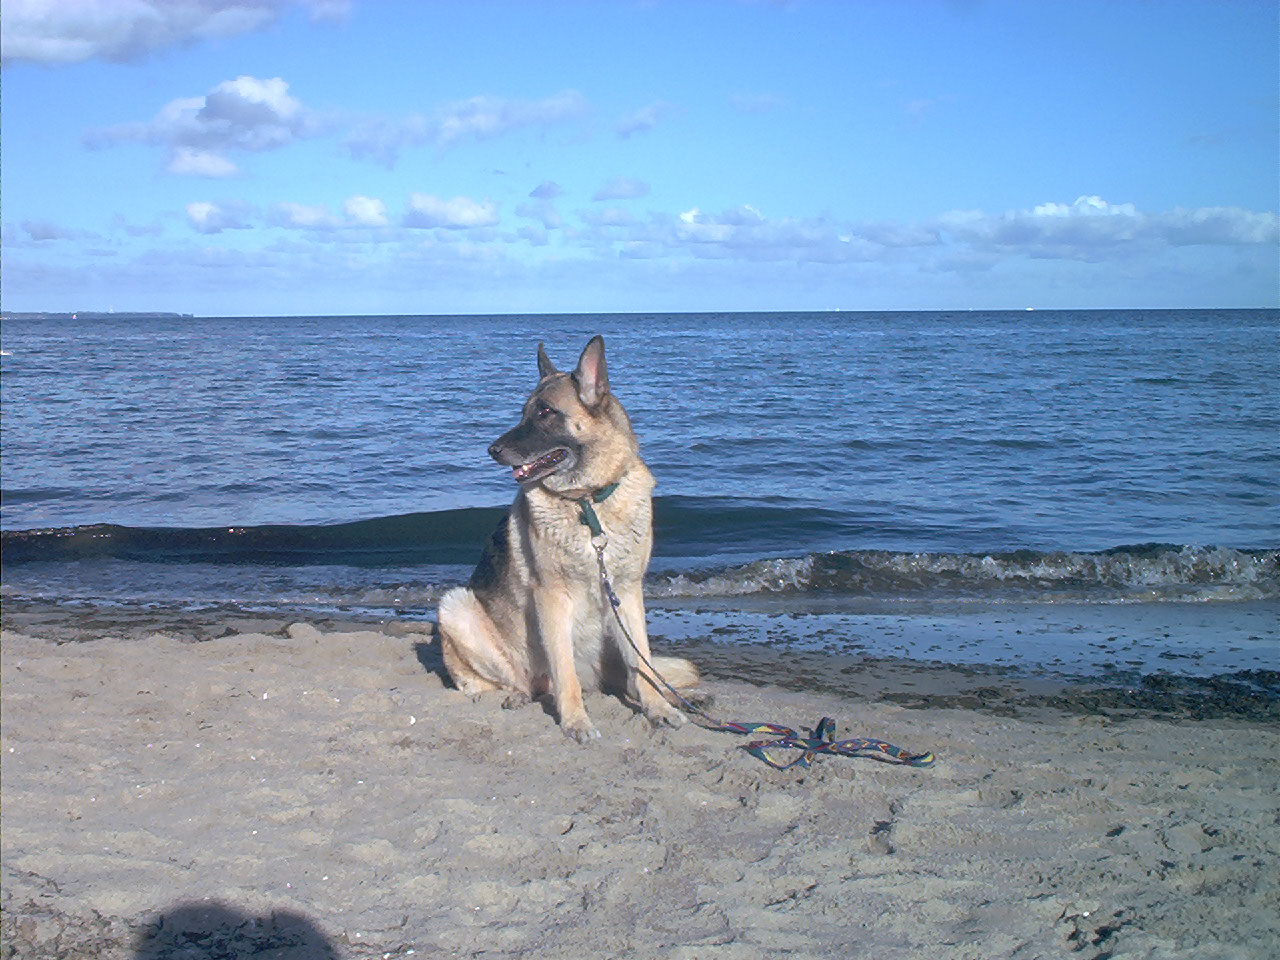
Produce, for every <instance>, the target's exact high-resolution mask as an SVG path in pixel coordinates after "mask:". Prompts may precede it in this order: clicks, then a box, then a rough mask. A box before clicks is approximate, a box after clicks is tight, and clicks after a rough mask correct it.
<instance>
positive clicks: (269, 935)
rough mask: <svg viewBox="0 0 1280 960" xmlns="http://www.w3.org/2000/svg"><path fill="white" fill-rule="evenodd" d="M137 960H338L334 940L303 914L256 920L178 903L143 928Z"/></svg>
mask: <svg viewBox="0 0 1280 960" xmlns="http://www.w3.org/2000/svg"><path fill="white" fill-rule="evenodd" d="M133 949H134V958H135V960H229V958H233V957H257V956H269V957H271V958H272V960H339V958H340V956H341V955H340V954H339V953H338V951H337V949H336V948H335V947H334V945H333V943H332V941H330V939H329V938H328V937H327V936H326V935H325V934H324V932H323V931H321V930H320V928H319V927H318V926H316V924H315V923H314V922H313V921H311V920H310V919H308V918H307V917H305V916H303V915H302V914H299V913H293V912H292V911H288V910H284V911H280V912H278V913H271V914H269V915H266V916H258V917H255V916H251V915H249V914H247V913H245V912H244V911H242V910H238V909H236V908H235V907H232V906H228V905H226V904H224V903H219V902H218V901H216V900H213V901H209V902H191V903H179V904H175V905H174V906H172V907H170V908H169V909H168V910H165V911H164V912H163V913H161V914H159V915H158V916H156V917H155V918H154V919H153V920H152V921H151V922H150V923H148V924H147V925H146V926H144V927H142V928H141V929H140V930H139V931H138V934H137V937H136V939H135V940H134V943H133Z"/></svg>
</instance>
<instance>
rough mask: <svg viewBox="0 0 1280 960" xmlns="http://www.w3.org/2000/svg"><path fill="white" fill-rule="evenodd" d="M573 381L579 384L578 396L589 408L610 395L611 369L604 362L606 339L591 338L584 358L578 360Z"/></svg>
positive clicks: (584, 352)
mask: <svg viewBox="0 0 1280 960" xmlns="http://www.w3.org/2000/svg"><path fill="white" fill-rule="evenodd" d="M573 379H574V380H575V381H577V384H578V396H579V397H580V398H581V399H582V402H583V403H584V404H586V405H587V406H588V407H594V406H595V405H596V404H597V403H599V402H600V401H601V400H603V399H604V398H605V396H606V395H607V394H608V393H609V369H608V367H606V366H605V362H604V337H601V336H599V335H597V336H594V337H592V338H591V342H590V343H588V344H587V347H586V349H585V350H583V351H582V356H581V357H579V358H578V369H577V370H575V371H574V372H573Z"/></svg>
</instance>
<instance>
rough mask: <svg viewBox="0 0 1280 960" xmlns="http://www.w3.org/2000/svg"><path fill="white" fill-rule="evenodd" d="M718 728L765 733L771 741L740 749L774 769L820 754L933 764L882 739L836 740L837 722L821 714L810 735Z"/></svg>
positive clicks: (756, 726)
mask: <svg viewBox="0 0 1280 960" xmlns="http://www.w3.org/2000/svg"><path fill="white" fill-rule="evenodd" d="M720 729H722V730H725V731H728V732H729V733H744V734H745V733H766V734H768V735H769V736H771V737H776V738H777V739H774V740H753V741H752V742H751V743H748V744H744V745H743V747H742V749H744V750H746V751H747V753H749V754H751V755H752V756H753V757H756V758H757V759H759V760H763V761H764V762H765V763H767V764H768V765H769V766H771V767H773V768H774V769H776V770H788V769H790V768H791V767H794V766H797V765H799V766H800V767H804V768H808V766H809V765H810V764H811V763H813V759H814V757H816V756H817V755H818V754H820V753H829V754H835V755H836V756H841V757H870V758H871V759H873V760H882V761H884V762H885V763H900V764H905V765H906V766H909V767H931V766H933V760H934V757H933V754H932V753H910V752H908V751H906V750H903V749H902V748H901V747H895V746H894V745H893V744H892V743H885V742H884V741H883V740H870V739H868V738H866V737H853V738H851V739H849V740H837V739H836V722H835V721H834V720H833V719H831V718H830V717H823V718H822V719H821V720H819V721H818V725H817V726H816V727H814V728H813V730H812V731H811V733H812V734H813V735H812V736H809V737H805V736H801V735H800V734H799V733H797V732H796V731H795V730H792V729H791V728H790V727H783V726H780V725H778V724H776V723H729V722H722V723H721V724H720ZM785 749H792V750H803V751H804V752H803V753H802V754H800V756H798V757H796V758H795V759H794V760H792V761H790V762H789V763H783V762H781V761H779V760H776V759H774V757H773V756H771V755H770V753H769V751H771V750H773V751H777V750H785Z"/></svg>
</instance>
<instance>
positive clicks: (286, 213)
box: [271, 202, 343, 230]
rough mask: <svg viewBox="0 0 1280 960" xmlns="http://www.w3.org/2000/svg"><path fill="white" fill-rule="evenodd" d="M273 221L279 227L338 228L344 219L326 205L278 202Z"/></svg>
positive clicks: (305, 228)
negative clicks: (331, 211) (330, 210)
mask: <svg viewBox="0 0 1280 960" xmlns="http://www.w3.org/2000/svg"><path fill="white" fill-rule="evenodd" d="M271 222H272V223H274V224H275V225H276V226H279V227H297V228H298V229H300V230H336V229H337V228H338V227H340V226H342V225H343V224H342V221H341V220H340V219H339V218H338V217H335V216H334V215H333V214H332V213H330V212H329V208H328V207H325V206H312V205H309V204H305V203H289V202H284V203H277V204H276V205H275V207H274V209H273V211H272V216H271Z"/></svg>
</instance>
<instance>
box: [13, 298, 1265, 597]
mask: <svg viewBox="0 0 1280 960" xmlns="http://www.w3.org/2000/svg"><path fill="white" fill-rule="evenodd" d="M596 333H603V334H604V335H605V337H606V341H607V346H608V356H609V364H610V377H611V380H612V384H613V389H614V392H615V393H616V394H617V395H618V397H619V398H621V399H622V401H623V402H624V404H625V405H626V407H627V409H628V411H629V412H630V414H631V416H632V419H633V421H634V423H635V425H636V428H637V431H638V432H639V434H640V436H641V438H642V450H643V453H644V456H645V458H646V460H647V461H648V462H649V464H650V466H651V468H652V469H653V471H654V473H655V474H656V476H657V477H658V481H659V487H658V491H657V494H658V501H657V504H656V516H657V545H656V552H655V559H654V564H653V570H652V575H651V579H650V584H649V592H650V596H651V598H652V601H653V602H654V603H655V604H659V605H661V604H662V603H679V602H683V601H690V600H712V599H715V598H727V597H734V598H746V597H756V598H759V597H786V598H788V599H789V601H790V602H791V603H792V604H793V605H795V604H800V605H801V606H803V605H804V603H805V602H806V601H812V604H811V606H814V605H819V601H820V605H822V606H823V609H824V610H826V611H827V612H828V613H829V612H830V611H831V609H832V604H834V605H835V606H836V607H837V608H840V607H841V606H842V605H843V606H844V607H847V608H848V609H854V608H856V607H857V606H858V605H859V604H862V603H865V602H869V601H874V602H877V603H894V602H903V603H917V602H921V601H934V600H945V601H947V602H953V603H964V602H969V601H981V602H1017V603H1061V602H1073V603H1080V602H1084V603H1098V602H1105V603H1114V602H1128V603H1146V602H1159V601H1219V602H1233V601H1236V602H1239V601H1245V602H1259V601H1261V602H1273V601H1275V600H1276V599H1277V598H1278V597H1280V549H1278V548H1280V493H1278V490H1277V478H1278V477H1280V447H1278V444H1277V440H1278V439H1280V390H1278V389H1277V383H1278V382H1280V349H1277V348H1278V346H1280V344H1278V342H1277V341H1278V340H1280V337H1278V334H1280V313H1278V312H1277V311H1266V310H1189V311H1078V312H1077V311H1051V312H956V313H824V314H814V313H794V314H776V313H775V314H767V313H760V314H663V315H647V314H646V315H640V314H635V315H619V314H610V315H566V316H495V317H475V316H470V317H453V316H448V317H444V316H421V317H324V318H314V317H256V318H221V319H219V318H195V319H191V318H173V319H160V318H147V319H139V318H129V317H112V318H97V319H92V320H58V319H44V320H12V319H9V320H6V321H5V324H4V328H3V347H4V350H5V352H6V355H5V356H4V358H3V368H2V369H3V391H2V396H0V401H2V404H3V463H2V479H3V507H2V509H0V526H2V527H3V531H4V532H3V541H4V542H3V546H4V559H5V568H4V588H3V589H4V593H5V595H6V596H7V597H9V598H15V597H16V598H22V597H32V598H43V599H53V600H66V601H92V602H126V603H127V602H148V603H180V604H189V605H200V604H238V605H242V606H245V607H252V608H254V609H277V608H290V609H296V608H313V609H335V610H350V611H366V612H379V611H397V612H400V613H403V614H408V615H418V614H419V612H421V611H425V610H427V609H428V608H429V607H430V605H431V603H432V601H433V600H434V599H435V597H437V596H438V595H439V593H440V592H441V590H442V589H443V588H445V587H447V586H449V585H451V584H453V583H457V582H460V581H462V580H464V579H465V577H466V576H467V573H468V571H469V568H470V566H471V565H472V564H473V563H474V562H475V559H476V558H477V556H478V554H479V549H480V545H481V543H482V542H483V539H484V536H485V535H486V534H487V533H488V532H489V530H491V529H492V527H493V525H494V523H495V522H496V521H497V518H498V517H499V516H500V515H501V510H502V508H503V506H504V505H505V504H507V503H509V501H510V499H511V497H512V495H513V493H514V485H513V483H512V481H511V480H510V472H509V471H508V470H506V469H504V468H501V467H499V466H498V465H496V464H495V463H493V462H492V461H491V460H490V459H489V457H488V456H487V454H486V448H487V446H488V444H489V443H490V442H491V441H492V440H493V439H494V438H496V437H497V435H498V434H499V433H501V432H503V431H504V430H506V429H507V428H508V427H510V426H511V425H512V424H513V423H514V422H515V420H516V418H517V416H518V412H519V409H520V406H521V403H522V401H523V399H524V397H525V396H526V394H527V392H528V391H529V389H531V388H532V386H533V385H534V383H535V382H536V379H537V373H536V363H535V350H536V346H537V343H538V342H539V341H540V340H541V341H546V343H547V348H548V351H549V352H550V353H551V355H552V357H553V359H555V360H556V361H557V362H558V364H559V365H560V366H561V367H562V368H571V367H572V366H573V364H574V362H575V361H576V358H577V355H578V353H579V351H580V350H581V348H582V347H583V346H584V345H585V343H586V341H587V340H588V339H589V338H590V337H591V336H593V335H594V334H596ZM814 608H815V609H816V606H814Z"/></svg>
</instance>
